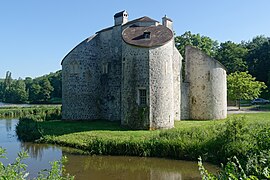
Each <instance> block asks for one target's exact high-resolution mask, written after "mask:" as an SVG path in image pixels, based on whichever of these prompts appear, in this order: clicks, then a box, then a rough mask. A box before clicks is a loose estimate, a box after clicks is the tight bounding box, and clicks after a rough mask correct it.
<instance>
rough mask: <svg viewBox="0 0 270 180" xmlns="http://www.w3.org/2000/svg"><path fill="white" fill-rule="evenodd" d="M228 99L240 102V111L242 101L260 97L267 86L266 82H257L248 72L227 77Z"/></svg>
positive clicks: (235, 73)
mask: <svg viewBox="0 0 270 180" xmlns="http://www.w3.org/2000/svg"><path fill="white" fill-rule="evenodd" d="M227 84H228V97H229V99H230V100H238V108H239V109H240V100H241V99H245V100H249V99H254V98H257V97H259V95H260V94H261V92H262V89H265V88H266V87H267V86H266V85H265V84H264V82H259V81H256V80H255V78H254V77H252V76H251V75H250V74H248V72H234V73H231V74H229V75H228V77H227Z"/></svg>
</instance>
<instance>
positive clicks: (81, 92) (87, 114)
mask: <svg viewBox="0 0 270 180" xmlns="http://www.w3.org/2000/svg"><path fill="white" fill-rule="evenodd" d="M98 56H99V50H98V48H97V37H96V36H93V37H91V38H89V39H86V40H85V41H83V42H82V43H80V44H79V45H78V46H77V47H75V48H74V49H73V50H72V51H71V52H70V53H69V54H68V55H67V56H66V57H65V58H64V59H63V61H62V73H63V82H62V86H63V88H62V89H63V92H62V96H63V98H62V99H63V102H62V115H63V119H68V120H69V119H72V120H81V119H99V118H100V113H99V101H98V94H97V93H96V92H98V89H99V87H100V85H99V84H100V82H99V77H100V67H99V64H98V63H97V59H98Z"/></svg>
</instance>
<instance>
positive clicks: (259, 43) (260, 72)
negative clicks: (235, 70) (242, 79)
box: [246, 36, 270, 98]
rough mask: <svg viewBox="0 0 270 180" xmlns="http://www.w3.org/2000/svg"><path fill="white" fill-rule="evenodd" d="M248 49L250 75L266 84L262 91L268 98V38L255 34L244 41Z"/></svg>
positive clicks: (269, 41) (269, 96)
mask: <svg viewBox="0 0 270 180" xmlns="http://www.w3.org/2000/svg"><path fill="white" fill-rule="evenodd" d="M246 47H247V48H248V50H249V53H248V56H247V64H248V69H249V72H250V74H251V75H253V76H255V77H256V78H257V79H258V80H259V81H263V82H264V83H266V85H267V86H268V92H267V90H266V91H264V92H263V93H262V95H263V97H265V98H270V94H269V91H270V75H269V74H270V38H269V37H265V36H257V37H255V38H253V39H252V41H250V42H247V43H246Z"/></svg>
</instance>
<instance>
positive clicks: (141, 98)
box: [137, 87, 148, 106]
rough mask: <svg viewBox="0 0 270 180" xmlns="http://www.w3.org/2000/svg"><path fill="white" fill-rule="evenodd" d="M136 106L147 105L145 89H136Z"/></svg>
mask: <svg viewBox="0 0 270 180" xmlns="http://www.w3.org/2000/svg"><path fill="white" fill-rule="evenodd" d="M137 104H138V105H139V106H146V105H147V104H148V98H147V89H146V88H145V87H139V88H137Z"/></svg>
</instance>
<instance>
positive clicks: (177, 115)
mask: <svg viewBox="0 0 270 180" xmlns="http://www.w3.org/2000/svg"><path fill="white" fill-rule="evenodd" d="M182 59H183V57H182V56H181V54H180V53H179V51H178V50H177V49H176V47H175V46H173V93H174V95H173V99H174V120H180V119H181V114H182V112H181V110H180V105H181V89H180V88H181V69H182Z"/></svg>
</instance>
